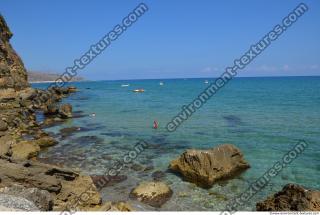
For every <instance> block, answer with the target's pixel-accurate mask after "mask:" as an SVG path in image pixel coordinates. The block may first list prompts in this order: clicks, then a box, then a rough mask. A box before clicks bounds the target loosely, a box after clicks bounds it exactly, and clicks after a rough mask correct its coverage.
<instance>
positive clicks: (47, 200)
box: [0, 184, 53, 211]
mask: <svg viewBox="0 0 320 215" xmlns="http://www.w3.org/2000/svg"><path fill="white" fill-rule="evenodd" d="M1 194H7V195H12V196H19V197H22V198H24V199H27V200H29V201H31V202H33V203H34V204H35V205H36V207H37V208H38V209H40V210H41V211H50V210H52V205H53V200H52V197H51V195H50V193H49V192H48V191H46V190H40V189H38V188H25V187H23V186H21V185H16V184H14V185H12V186H11V187H5V188H1V189H0V195H1Z"/></svg>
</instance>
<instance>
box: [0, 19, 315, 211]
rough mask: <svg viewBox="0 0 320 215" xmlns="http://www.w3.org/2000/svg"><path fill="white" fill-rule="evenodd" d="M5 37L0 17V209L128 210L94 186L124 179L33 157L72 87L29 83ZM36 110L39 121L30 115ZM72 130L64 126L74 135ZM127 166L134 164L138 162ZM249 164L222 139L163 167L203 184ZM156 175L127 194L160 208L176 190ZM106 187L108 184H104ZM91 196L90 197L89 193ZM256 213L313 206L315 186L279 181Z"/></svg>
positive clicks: (68, 109) (69, 113) (68, 114)
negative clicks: (276, 189)
mask: <svg viewBox="0 0 320 215" xmlns="http://www.w3.org/2000/svg"><path fill="white" fill-rule="evenodd" d="M11 37H12V33H11V32H10V30H9V28H8V26H7V24H6V22H5V20H4V18H3V17H2V16H1V15H0V211H1V210H6V211H62V210H70V209H72V210H81V211H97V210H98V211H99V210H100V211H110V210H112V211H132V210H134V208H133V207H132V206H130V205H129V204H128V203H126V202H102V198H101V195H100V193H99V190H100V189H101V188H102V187H103V185H106V184H105V183H104V184H103V183H101V182H104V181H107V183H109V181H110V180H111V184H112V182H115V183H116V182H117V181H123V180H126V176H122V175H119V176H118V175H116V176H113V177H112V178H110V177H109V176H108V177H107V176H99V175H95V176H88V175H85V174H83V173H81V172H80V171H76V170H73V169H69V168H64V167H61V166H57V165H51V164H44V163H41V162H40V161H38V160H37V155H38V154H39V152H40V151H41V150H42V149H45V148H47V147H50V146H53V145H55V144H59V143H58V141H56V140H55V139H54V138H53V137H51V136H50V135H49V134H48V133H46V132H45V131H44V130H43V128H46V127H48V126H52V125H55V124H56V123H63V122H64V121H66V120H67V119H69V118H73V117H76V116H75V115H74V112H73V110H72V106H71V105H70V104H61V103H60V102H61V101H62V100H63V98H66V97H68V96H69V95H71V94H72V93H76V92H77V89H76V88H75V87H54V86H52V87H50V88H48V89H47V90H40V89H34V88H32V87H31V86H30V85H29V83H28V81H27V72H26V69H25V67H24V65H23V62H22V60H21V59H20V57H19V56H18V55H17V53H16V52H15V51H14V49H13V48H12V46H11V44H10V42H9V40H10V38H11ZM37 113H38V114H39V113H40V114H43V116H44V120H43V122H41V123H39V122H37V119H36V114H37ZM76 131H78V128H64V133H73V132H76ZM131 168H136V169H138V168H140V167H139V166H138V165H136V166H134V165H133V166H132V167H131ZM248 168H250V165H249V163H248V162H247V161H246V160H245V158H244V155H243V154H242V153H241V151H240V149H238V148H237V147H236V146H234V145H232V144H224V145H220V146H217V147H215V148H212V149H208V150H196V149H190V150H187V151H185V152H184V153H183V154H181V155H180V156H179V157H178V158H176V159H174V160H173V161H171V163H170V164H169V166H168V169H169V170H170V171H172V172H174V173H175V174H177V175H178V176H180V177H182V179H184V180H186V181H188V182H190V183H193V184H195V185H197V186H199V187H202V188H204V189H207V188H210V187H211V186H213V185H214V184H215V183H217V182H218V181H221V180H228V179H230V178H233V177H236V176H237V175H238V174H241V173H242V172H244V171H246V170H247V169H248ZM163 174H164V173H163V172H161V171H156V172H154V173H153V174H152V177H153V181H146V182H141V183H140V184H138V185H137V187H135V188H134V189H132V190H131V192H130V194H129V198H130V199H132V200H137V201H140V202H142V203H144V204H147V205H149V206H151V207H153V208H161V206H162V205H163V204H165V203H166V202H167V201H168V200H170V198H171V197H172V195H173V193H174V192H175V190H172V189H171V188H170V186H169V185H167V184H166V183H164V181H163V178H164V176H163ZM108 185H110V184H108ZM89 194H90V195H89ZM256 209H257V210H259V211H261V210H263V211H269V210H270V211H275V210H279V211H280V210H320V194H319V191H310V190H306V189H304V188H303V187H300V186H298V185H286V186H285V187H284V188H283V190H282V191H280V192H279V193H277V194H275V195H274V196H271V197H269V198H267V199H266V200H265V201H262V202H259V203H257V208H256Z"/></svg>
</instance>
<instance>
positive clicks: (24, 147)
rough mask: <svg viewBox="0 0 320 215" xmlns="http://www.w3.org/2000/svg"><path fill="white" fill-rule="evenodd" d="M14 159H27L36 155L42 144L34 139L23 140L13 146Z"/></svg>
mask: <svg viewBox="0 0 320 215" xmlns="http://www.w3.org/2000/svg"><path fill="white" fill-rule="evenodd" d="M11 151H12V155H11V157H12V158H13V159H14V160H25V159H30V158H32V157H36V156H37V155H38V153H39V152H40V146H39V145H38V144H36V143H35V142H34V141H21V142H19V143H16V144H14V145H12V146H11Z"/></svg>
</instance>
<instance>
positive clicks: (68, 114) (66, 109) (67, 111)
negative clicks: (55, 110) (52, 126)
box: [59, 104, 72, 119]
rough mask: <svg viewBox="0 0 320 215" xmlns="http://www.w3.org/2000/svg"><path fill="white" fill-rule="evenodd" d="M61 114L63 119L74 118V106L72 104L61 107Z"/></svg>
mask: <svg viewBox="0 0 320 215" xmlns="http://www.w3.org/2000/svg"><path fill="white" fill-rule="evenodd" d="M59 114H60V116H61V118H63V119H67V118H72V106H71V105H70V104H63V105H61V107H60V108H59Z"/></svg>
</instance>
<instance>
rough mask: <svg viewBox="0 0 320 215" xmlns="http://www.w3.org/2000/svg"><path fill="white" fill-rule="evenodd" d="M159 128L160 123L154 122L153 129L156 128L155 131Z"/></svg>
mask: <svg viewBox="0 0 320 215" xmlns="http://www.w3.org/2000/svg"><path fill="white" fill-rule="evenodd" d="M158 126H159V123H158V121H157V120H154V121H153V128H154V129H157V128H158Z"/></svg>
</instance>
